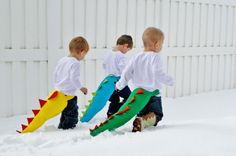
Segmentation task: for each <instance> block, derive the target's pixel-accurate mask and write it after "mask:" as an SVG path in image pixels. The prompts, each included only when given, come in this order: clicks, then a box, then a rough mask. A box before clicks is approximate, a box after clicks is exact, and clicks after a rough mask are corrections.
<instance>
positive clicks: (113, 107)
mask: <svg viewBox="0 0 236 156" xmlns="http://www.w3.org/2000/svg"><path fill="white" fill-rule="evenodd" d="M130 94H131V91H130V89H129V87H128V86H126V87H125V88H124V89H122V90H121V91H119V92H116V91H115V92H114V93H113V94H112V96H111V98H110V101H111V103H110V106H109V110H108V112H107V116H108V117H109V116H111V115H112V114H114V113H116V112H117V111H118V110H119V109H120V107H121V106H122V105H123V104H124V103H125V101H126V100H127V99H128V97H129V95H130ZM120 97H122V98H123V101H122V102H120Z"/></svg>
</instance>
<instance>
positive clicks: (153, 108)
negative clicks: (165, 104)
mask: <svg viewBox="0 0 236 156" xmlns="http://www.w3.org/2000/svg"><path fill="white" fill-rule="evenodd" d="M137 116H138V117H137V118H136V119H135V120H134V122H133V130H132V131H133V132H136V131H142V130H143V129H144V128H146V127H150V126H156V125H157V123H158V122H159V121H160V120H161V119H162V117H163V112H162V103H161V97H152V98H151V99H150V101H149V102H148V104H147V105H146V106H145V107H144V109H143V110H142V111H141V112H140V113H139V114H138V115H137Z"/></svg>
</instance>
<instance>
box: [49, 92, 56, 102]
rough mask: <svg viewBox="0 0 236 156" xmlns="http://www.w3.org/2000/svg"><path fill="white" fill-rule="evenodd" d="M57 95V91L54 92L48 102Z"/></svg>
mask: <svg viewBox="0 0 236 156" xmlns="http://www.w3.org/2000/svg"><path fill="white" fill-rule="evenodd" d="M57 95H58V91H55V92H54V93H53V94H52V95H51V96H50V97H49V98H48V100H51V99H53V98H55V97H57Z"/></svg>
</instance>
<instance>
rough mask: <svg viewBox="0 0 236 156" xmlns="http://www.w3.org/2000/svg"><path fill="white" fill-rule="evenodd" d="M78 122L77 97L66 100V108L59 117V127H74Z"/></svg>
mask: <svg viewBox="0 0 236 156" xmlns="http://www.w3.org/2000/svg"><path fill="white" fill-rule="evenodd" d="M77 123H78V105H77V97H74V98H73V99H71V100H69V101H68V104H67V106H66V108H65V109H64V110H63V112H62V114H61V118H60V123H59V126H58V128H59V129H69V128H74V127H75V126H76V124H77Z"/></svg>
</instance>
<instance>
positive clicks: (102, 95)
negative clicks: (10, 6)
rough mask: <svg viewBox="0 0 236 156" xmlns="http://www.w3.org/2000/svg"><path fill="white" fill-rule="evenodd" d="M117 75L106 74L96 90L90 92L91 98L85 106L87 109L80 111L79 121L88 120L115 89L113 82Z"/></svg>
mask: <svg viewBox="0 0 236 156" xmlns="http://www.w3.org/2000/svg"><path fill="white" fill-rule="evenodd" d="M118 80H119V77H116V76H114V75H109V76H107V77H106V78H105V79H104V80H103V81H102V82H101V84H100V85H99V87H98V89H97V91H96V92H94V93H92V95H93V99H92V100H89V103H90V104H89V105H87V106H85V107H86V108H87V109H86V111H85V112H82V114H83V116H82V117H81V119H80V121H81V122H89V121H90V120H91V119H92V118H93V117H94V116H95V115H96V114H97V113H98V112H99V111H100V110H102V108H103V107H104V106H105V105H106V102H107V101H108V100H109V98H110V97H111V95H112V93H113V92H114V90H115V84H116V82H117V81H118Z"/></svg>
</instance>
